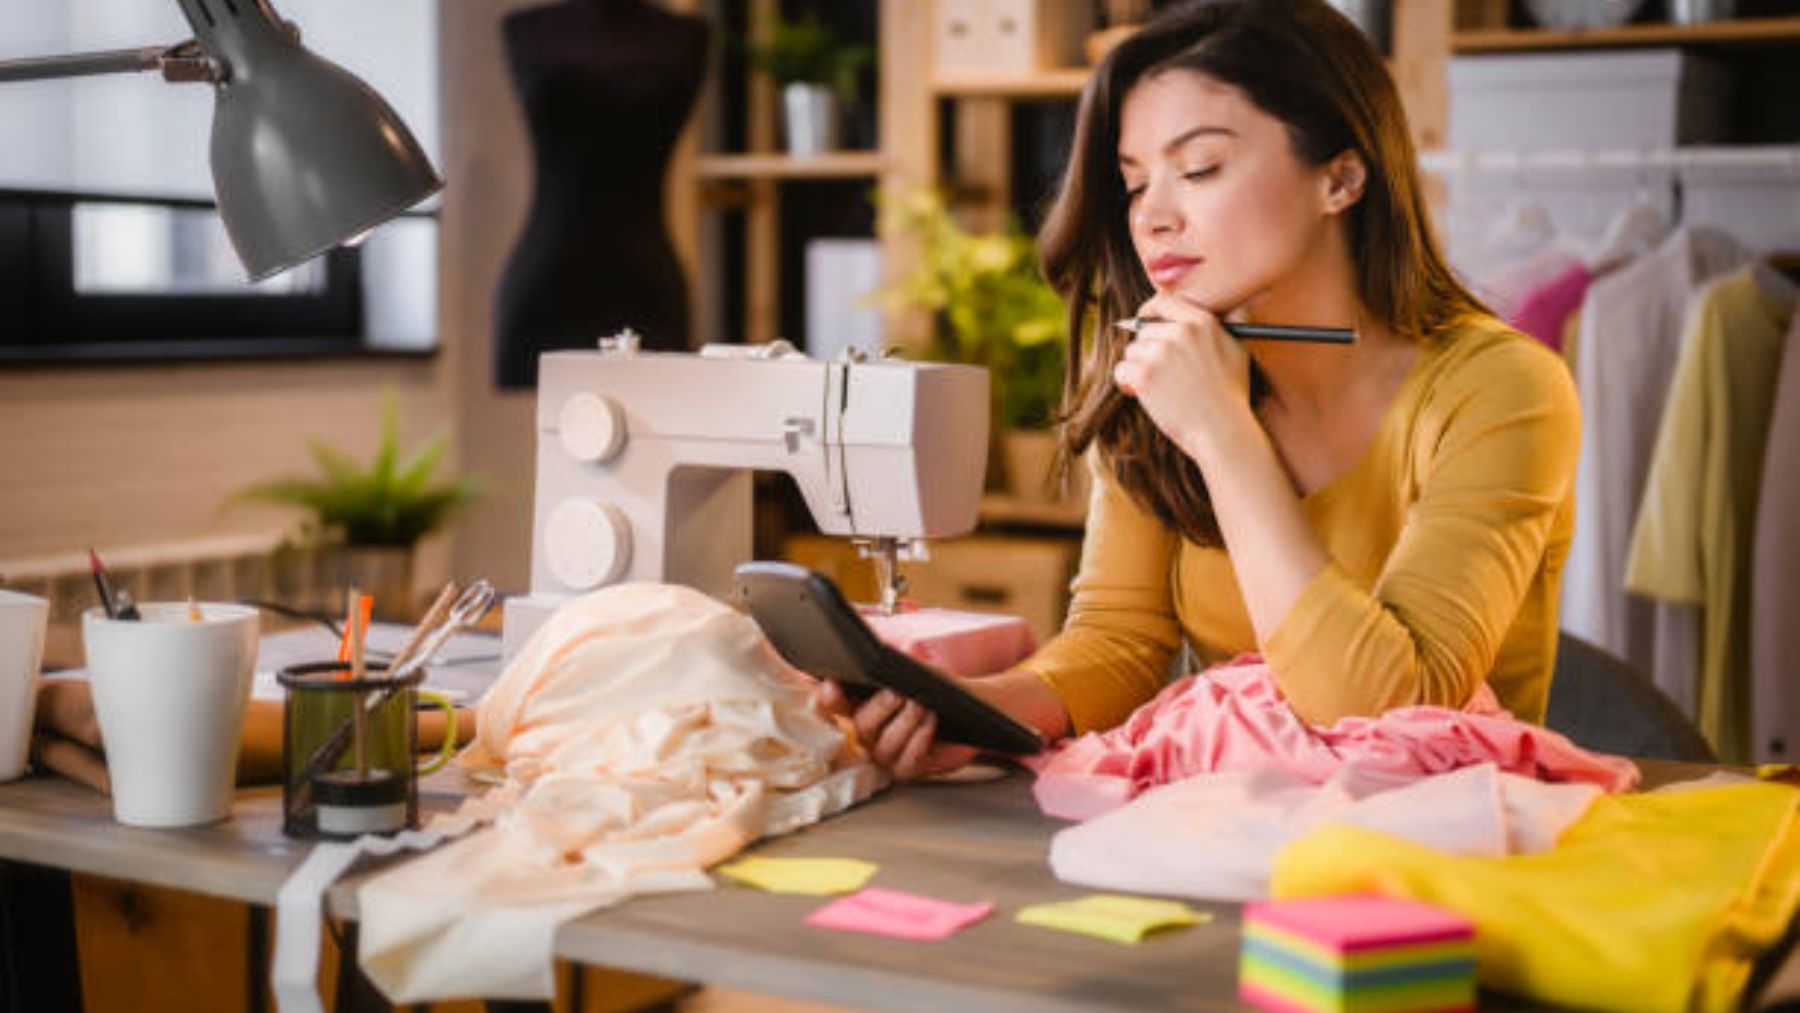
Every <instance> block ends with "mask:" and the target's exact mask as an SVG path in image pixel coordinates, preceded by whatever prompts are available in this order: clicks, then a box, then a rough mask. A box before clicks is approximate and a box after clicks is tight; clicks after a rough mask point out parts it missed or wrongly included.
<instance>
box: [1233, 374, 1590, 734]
mask: <svg viewBox="0 0 1800 1013" xmlns="http://www.w3.org/2000/svg"><path fill="white" fill-rule="evenodd" d="M1424 397H1425V398H1427V399H1428V401H1429V402H1435V403H1436V404H1437V405H1441V406H1442V407H1441V409H1440V408H1437V407H1428V409H1427V410H1426V411H1425V412H1424V413H1422V415H1421V419H1422V420H1423V421H1422V422H1421V423H1420V425H1421V427H1422V428H1421V429H1420V430H1419V432H1418V434H1417V439H1416V445H1417V446H1418V447H1419V448H1421V449H1419V450H1416V451H1415V453H1418V454H1427V455H1429V458H1428V459H1427V460H1425V461H1422V462H1420V464H1419V465H1418V467H1417V472H1418V474H1419V483H1420V488H1419V490H1418V496H1417V499H1416V500H1415V501H1414V502H1413V504H1412V506H1411V507H1410V508H1409V509H1408V510H1407V514H1406V518H1405V521H1404V523H1403V525H1402V527H1401V530H1400V536H1399V538H1398V539H1397V540H1396V542H1395V544H1394V547H1393V550H1392V552H1390V553H1389V555H1388V557H1387V561H1386V563H1385V564H1384V565H1383V567H1382V570H1381V573H1380V574H1379V576H1377V578H1376V580H1375V584H1374V587H1373V588H1371V589H1367V590H1365V589H1364V588H1363V587H1361V586H1359V585H1358V584H1357V583H1356V582H1355V581H1353V580H1352V579H1351V578H1350V577H1349V576H1348V575H1346V574H1345V572H1344V571H1343V570H1342V569H1340V568H1339V567H1338V565H1337V564H1336V563H1335V562H1333V563H1329V564H1327V565H1326V566H1325V568H1324V569H1322V570H1320V571H1319V573H1318V574H1316V575H1315V576H1314V577H1313V579H1312V580H1311V582H1310V583H1308V584H1307V586H1306V587H1305V589H1304V590H1302V591H1301V594H1300V597H1299V598H1298V599H1297V600H1296V601H1295V602H1294V605H1293V607H1292V608H1290V609H1289V610H1288V613H1287V615H1286V616H1284V617H1283V618H1282V620H1281V622H1280V624H1279V625H1278V626H1277V627H1276V628H1275V630H1274V632H1273V633H1272V634H1270V636H1269V637H1268V639H1267V642H1265V643H1264V644H1263V652H1264V654H1265V655H1266V656H1267V658H1268V661H1269V664H1270V668H1271V671H1272V672H1273V674H1274V676H1275V679H1276V682H1277V683H1278V684H1279V685H1280V686H1281V688H1282V691H1283V692H1284V693H1286V694H1287V698H1288V702H1289V704H1290V705H1292V707H1293V708H1294V710H1295V712H1296V713H1298V714H1299V715H1300V716H1301V717H1302V718H1304V719H1305V720H1307V721H1309V722H1311V723H1314V724H1330V723H1331V722H1333V721H1336V720H1337V719H1338V718H1341V717H1345V716H1348V715H1375V714H1379V713H1381V712H1382V711H1385V710H1388V709H1390V708H1393V707H1401V706H1407V705H1412V704H1435V705H1439V706H1446V707H1461V706H1463V705H1464V704H1465V703H1467V701H1468V699H1469V697H1470V695H1471V694H1472V693H1474V691H1475V688H1476V686H1477V685H1479V684H1480V683H1481V681H1482V680H1483V679H1484V678H1486V676H1487V673H1488V672H1489V671H1490V670H1491V669H1492V668H1493V665H1494V659H1495V657H1496V655H1497V654H1498V652H1499V649H1500V645H1501V643H1502V641H1503V640H1504V639H1505V636H1506V633H1507V631H1508V629H1509V627H1511V626H1512V623H1513V620H1514V617H1515V616H1516V615H1517V613H1518V610H1519V606H1520V603H1521V602H1523V601H1524V599H1525V596H1526V593H1527V591H1528V590H1529V589H1530V587H1531V584H1532V581H1533V580H1534V579H1536V577H1537V575H1538V571H1539V570H1540V568H1541V567H1542V566H1543V564H1544V553H1545V551H1546V547H1547V546H1548V544H1549V539H1550V533H1551V528H1552V526H1553V524H1554V522H1555V518H1556V514H1557V511H1558V509H1559V508H1560V507H1561V505H1562V503H1563V501H1564V499H1565V498H1566V497H1567V496H1570V495H1572V492H1571V487H1572V486H1573V483H1574V476H1575V461H1576V457H1577V454H1578V453H1579V451H1580V438H1581V432H1580V430H1581V418H1580V407H1579V404H1578V402H1577V400H1576V395H1575V389H1574V385H1573V383H1572V382H1571V381H1570V379H1569V371H1568V370H1567V369H1566V368H1564V366H1563V364H1562V362H1561V360H1560V359H1559V358H1557V357H1556V355H1555V353H1553V352H1551V351H1549V350H1548V349H1545V348H1542V347H1539V346H1537V345H1535V344H1531V343H1529V342H1527V341H1525V340H1523V339H1521V340H1520V341H1516V342H1514V341H1508V342H1504V343H1502V344H1500V345H1498V346H1496V347H1495V348H1494V349H1493V350H1492V351H1484V352H1482V353H1478V354H1477V355H1476V356H1475V357H1473V358H1472V359H1470V360H1469V361H1468V362H1465V363H1463V364H1461V366H1460V367H1459V368H1457V369H1455V370H1453V371H1450V372H1446V373H1445V374H1444V375H1442V376H1441V377H1440V378H1439V379H1438V380H1437V382H1436V383H1435V384H1434V385H1433V387H1432V389H1430V390H1429V391H1427V392H1426V393H1425V395H1424Z"/></svg>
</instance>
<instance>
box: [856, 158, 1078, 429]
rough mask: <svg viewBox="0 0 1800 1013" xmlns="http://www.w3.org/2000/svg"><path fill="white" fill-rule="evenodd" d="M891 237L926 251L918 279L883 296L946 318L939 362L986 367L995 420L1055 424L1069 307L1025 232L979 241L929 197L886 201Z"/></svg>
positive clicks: (1011, 227)
mask: <svg viewBox="0 0 1800 1013" xmlns="http://www.w3.org/2000/svg"><path fill="white" fill-rule="evenodd" d="M882 215H883V217H884V219H885V222H884V227H886V228H888V229H893V230H899V231H901V232H903V233H905V234H908V235H911V236H912V237H914V238H915V239H916V240H917V241H918V260H917V263H916V265H915V266H914V268H913V270H912V272H911V274H909V275H908V276H907V277H905V278H903V279H902V280H901V281H900V282H899V283H897V284H896V285H895V286H893V287H892V288H890V289H888V290H887V291H886V292H885V293H884V297H885V300H886V302H887V303H888V304H889V305H890V306H894V307H916V308H921V309H926V310H930V311H931V312H933V313H935V314H937V316H938V317H939V319H940V320H941V322H942V324H943V326H941V327H939V328H937V332H936V339H935V340H936V344H937V347H936V349H935V350H934V352H935V354H936V355H937V357H938V358H941V359H947V360H949V361H952V362H964V363H971V364H974V365H979V366H986V367H987V368H988V372H989V379H990V382H991V383H992V384H993V389H994V402H995V417H996V421H997V422H998V423H1000V424H1001V425H1003V426H1009V427H1015V428H1024V429H1037V428H1042V427H1045V426H1048V425H1050V424H1051V422H1052V421H1054V419H1055V417H1056V409H1057V405H1058V403H1059V402H1060V400H1061V398H1062V380H1063V358H1064V355H1065V354H1066V353H1065V347H1066V345H1067V340H1066V339H1067V337H1068V333H1069V328H1068V318H1067V311H1066V308H1065V307H1064V305H1063V301H1062V299H1061V298H1060V297H1059V296H1058V295H1057V294H1056V292H1055V291H1054V290H1052V289H1051V288H1050V286H1049V284H1048V283H1046V282H1045V281H1044V278H1043V275H1042V274H1041V273H1040V272H1039V271H1038V266H1037V255H1036V250H1035V249H1034V247H1033V244H1032V241H1031V237H1029V236H1027V235H1025V234H1024V233H1023V232H1021V231H1020V230H1019V228H1018V226H1017V224H1016V223H1013V222H1008V223H1007V225H1006V226H1005V227H1004V228H1003V229H1002V230H1001V231H1000V232H999V233H998V234H994V235H974V234H971V233H969V232H967V231H965V230H964V229H963V228H962V227H961V226H960V225H958V224H957V223H956V220H955V219H954V218H952V217H951V215H950V212H949V209H948V208H947V207H946V206H945V204H944V200H943V198H942V197H941V196H940V195H938V194H936V193H934V192H930V191H922V192H918V193H914V194H911V195H908V196H905V197H903V198H899V199H893V198H884V199H883V200H882Z"/></svg>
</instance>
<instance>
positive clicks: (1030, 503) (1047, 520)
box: [981, 493, 1087, 531]
mask: <svg viewBox="0 0 1800 1013" xmlns="http://www.w3.org/2000/svg"><path fill="white" fill-rule="evenodd" d="M981 523H983V524H988V525H1001V526H1007V527H1032V528H1054V529H1057V530H1064V531H1080V530H1081V529H1082V527H1083V525H1085V524H1086V523H1087V502H1086V501H1085V500H1082V501H1077V502H1056V501H1047V500H1031V499H1020V498H1018V497H1017V496H1008V495H1004V494H1002V493H990V494H988V495H986V496H983V497H981Z"/></svg>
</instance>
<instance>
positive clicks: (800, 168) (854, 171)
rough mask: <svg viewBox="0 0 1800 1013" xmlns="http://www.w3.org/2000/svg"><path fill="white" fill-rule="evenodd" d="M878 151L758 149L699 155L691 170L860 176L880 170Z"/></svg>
mask: <svg viewBox="0 0 1800 1013" xmlns="http://www.w3.org/2000/svg"><path fill="white" fill-rule="evenodd" d="M881 170H882V157H881V152H879V151H838V152H832V153H831V154H826V155H816V156H813V157H811V158H794V157H792V156H790V155H782V154H772V153H759V154H744V155H701V156H699V157H698V158H696V159H695V160H694V173H695V175H697V176H699V177H700V178H701V179H703V180H709V181H725V180H735V179H861V178H873V177H875V176H878V175H880V174H881Z"/></svg>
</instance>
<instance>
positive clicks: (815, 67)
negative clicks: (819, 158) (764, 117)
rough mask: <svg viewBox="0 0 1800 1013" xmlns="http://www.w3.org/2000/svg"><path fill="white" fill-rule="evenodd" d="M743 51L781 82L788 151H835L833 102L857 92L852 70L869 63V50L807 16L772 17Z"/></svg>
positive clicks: (809, 153)
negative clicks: (786, 18) (851, 42)
mask: <svg viewBox="0 0 1800 1013" xmlns="http://www.w3.org/2000/svg"><path fill="white" fill-rule="evenodd" d="M748 50H749V57H750V63H751V65H752V66H754V67H756V69H758V70H760V71H762V72H763V73H765V74H767V75H769V76H770V77H771V78H774V79H775V83H776V84H778V85H780V86H781V109H782V122H783V124H784V126H785V127H786V134H787V147H788V154H790V155H794V156H796V157H801V158H804V157H809V156H813V155H820V154H824V153H825V152H828V151H835V150H836V149H837V147H838V128H839V125H840V123H841V115H840V112H839V107H838V102H839V100H840V98H841V99H842V100H844V101H849V100H850V99H851V98H852V97H854V95H855V94H856V74H857V71H859V70H861V69H862V67H863V65H864V64H865V63H867V62H868V61H869V58H870V56H871V55H872V51H871V50H870V48H869V47H868V46H857V45H850V44H847V43H845V42H843V41H842V40H840V39H839V38H838V37H837V35H836V33H834V32H833V31H832V30H831V29H830V28H828V27H826V26H825V25H823V24H820V23H819V21H818V19H817V18H815V17H811V16H808V17H806V18H803V19H801V20H799V21H785V20H782V19H780V18H777V19H776V20H775V21H774V22H773V23H771V24H770V25H769V26H768V28H767V30H766V31H765V32H764V33H763V35H762V38H761V39H759V40H757V41H754V42H752V43H751V44H750V46H749V47H748Z"/></svg>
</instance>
